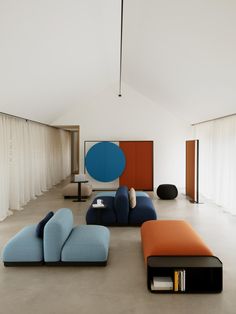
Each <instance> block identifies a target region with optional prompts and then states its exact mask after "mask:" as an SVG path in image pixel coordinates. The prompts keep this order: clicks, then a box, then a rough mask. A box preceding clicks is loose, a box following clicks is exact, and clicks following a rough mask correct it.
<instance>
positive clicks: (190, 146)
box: [186, 141, 196, 201]
mask: <svg viewBox="0 0 236 314" xmlns="http://www.w3.org/2000/svg"><path fill="white" fill-rule="evenodd" d="M195 188H196V187H195V141H186V195H187V196H189V197H190V198H191V199H192V200H193V201H194V200H195Z"/></svg>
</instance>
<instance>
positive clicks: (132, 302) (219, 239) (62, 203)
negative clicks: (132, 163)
mask: <svg viewBox="0 0 236 314" xmlns="http://www.w3.org/2000/svg"><path fill="white" fill-rule="evenodd" d="M62 186H63V184H60V185H58V186H57V187H55V188H53V189H52V190H51V191H50V192H48V193H45V194H44V195H42V196H40V197H39V198H38V199H37V200H34V201H32V202H30V203H29V204H28V205H27V206H26V207H25V209H24V210H23V211H18V212H15V213H14V215H13V216H10V217H9V218H7V219H6V220H5V221H3V222H1V223H0V249H2V247H3V245H4V244H5V243H6V242H7V240H8V239H9V238H10V237H11V236H13V235H14V234H15V233H16V232H17V231H19V230H20V229H21V228H22V227H24V226H25V225H28V224H32V223H37V222H38V221H39V220H40V219H41V218H42V217H43V216H44V214H46V213H47V212H48V211H49V210H54V211H55V210H57V209H58V208H61V207H68V208H71V209H72V210H73V213H74V218H75V223H78V224H83V223H84V222H85V213H86V210H87V208H88V205H89V203H90V202H91V199H90V200H88V202H86V203H73V202H72V201H71V200H64V199H63V198H62V196H61V187H62ZM94 195H95V194H94ZM94 195H93V196H94ZM152 196H153V195H152ZM154 203H155V207H156V208H157V212H158V216H159V219H185V220H187V221H188V222H190V223H191V224H192V226H193V227H194V228H195V229H196V230H197V231H198V232H199V234H200V235H201V236H202V237H203V239H204V240H205V242H206V243H207V244H208V245H209V246H210V248H211V249H212V250H213V252H214V253H215V255H217V256H218V257H219V258H220V259H221V260H222V262H223V264H224V291H223V293H221V294H197V295H191V294H188V295H187V294H186V295H173V294H169V295H160V294H159V295H158V294H151V293H149V292H148V290H147V288H146V272H145V266H144V262H143V257H142V252H141V245H140V230H139V228H137V227H129V228H127V227H123V228H120V227H113V228H110V231H111V245H110V256H109V262H108V265H107V266H106V267H46V266H43V267H22V268H20V267H15V268H5V267H4V266H3V264H2V263H1V265H0V313H1V314H3V313H4V314H16V313H17V314H38V313H40V314H42V313H44V314H47V313H50V314H53V313H56V314H60V313H61V314H62V313H63V314H72V313H73V314H74V313H79V314H87V313H88V314H90V313H96V314H100V313H101V314H108V313H109V314H111V313H113V314H118V313H122V314H124V313H125V314H129V313H135V314H136V313H137V314H152V313H155V314H158V313H165V314H168V313H174V314H178V313H181V314H185V313H186V314H189V313H191V314H195V313H196V314H199V313H205V314H211V313H212V314H213V313H214V314H221V313H222V314H223V313H224V314H233V313H236V217H233V216H231V215H228V214H226V213H224V212H223V211H222V209H220V208H219V207H217V206H215V205H213V204H206V203H205V204H201V205H194V204H190V203H189V202H188V201H186V199H185V198H184V196H182V195H180V196H179V197H178V199H177V200H174V201H161V200H158V199H157V198H156V196H154Z"/></svg>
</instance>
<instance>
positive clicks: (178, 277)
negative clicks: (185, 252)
mask: <svg viewBox="0 0 236 314" xmlns="http://www.w3.org/2000/svg"><path fill="white" fill-rule="evenodd" d="M185 276H186V272H185V270H175V272H174V291H175V292H177V291H185Z"/></svg>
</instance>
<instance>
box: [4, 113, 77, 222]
mask: <svg viewBox="0 0 236 314" xmlns="http://www.w3.org/2000/svg"><path fill="white" fill-rule="evenodd" d="M70 154H71V139H70V133H69V132H67V131H64V130H61V129H56V128H53V127H50V126H45V125H41V124H38V123H34V122H30V121H26V120H22V119H17V118H13V117H8V116H5V115H0V171H1V177H0V219H1V220H3V219H4V218H6V217H7V216H8V215H9V214H10V213H11V211H10V210H11V209H15V210H21V209H22V206H24V205H25V204H26V203H27V202H29V201H30V200H32V199H35V198H36V196H38V195H41V194H42V192H45V191H47V190H48V189H50V188H51V187H52V186H53V185H55V184H57V183H59V182H60V181H61V180H63V179H65V178H66V177H67V176H69V175H70V162H71V159H70Z"/></svg>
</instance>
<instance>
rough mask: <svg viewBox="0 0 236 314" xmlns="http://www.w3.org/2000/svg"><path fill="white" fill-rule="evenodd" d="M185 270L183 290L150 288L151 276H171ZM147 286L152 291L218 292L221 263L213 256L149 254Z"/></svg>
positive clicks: (220, 290) (220, 279)
mask: <svg viewBox="0 0 236 314" xmlns="http://www.w3.org/2000/svg"><path fill="white" fill-rule="evenodd" d="M181 270H185V291H174V289H173V290H168V291H166V290H152V289H151V282H152V281H153V277H156V276H157V277H171V278H172V280H173V283H174V273H175V271H181ZM147 286H148V289H149V290H150V291H151V292H152V293H220V292H222V289H223V265H222V262H221V261H220V260H219V259H218V258H217V257H215V256H150V257H148V259H147Z"/></svg>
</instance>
